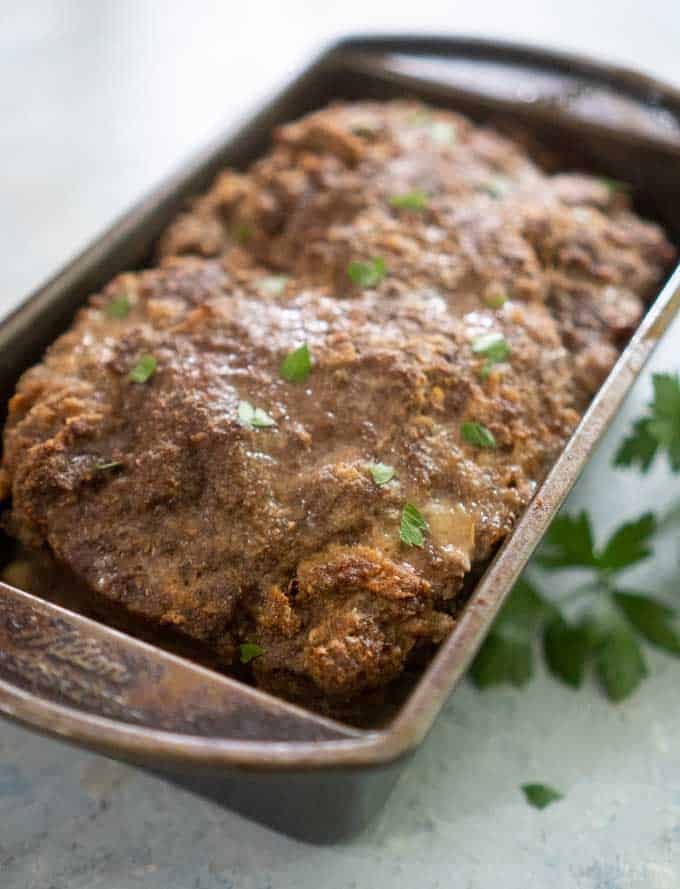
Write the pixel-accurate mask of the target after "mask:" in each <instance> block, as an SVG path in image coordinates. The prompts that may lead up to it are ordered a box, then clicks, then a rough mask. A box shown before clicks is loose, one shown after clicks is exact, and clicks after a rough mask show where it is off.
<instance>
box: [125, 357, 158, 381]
mask: <svg viewBox="0 0 680 889" xmlns="http://www.w3.org/2000/svg"><path fill="white" fill-rule="evenodd" d="M156 366H157V362H156V359H155V358H154V357H153V355H142V356H141V357H140V359H139V361H138V362H137V364H136V366H135V367H134V368H133V369H132V370H131V371H130V373H129V378H130V379H131V380H132V382H133V383H146V382H147V381H148V380H150V379H151V377H152V376H153V375H154V374H155V373H156Z"/></svg>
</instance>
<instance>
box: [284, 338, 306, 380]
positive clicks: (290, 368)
mask: <svg viewBox="0 0 680 889" xmlns="http://www.w3.org/2000/svg"><path fill="white" fill-rule="evenodd" d="M311 369H312V356H311V354H310V352H309V346H308V345H307V343H303V344H302V345H301V346H300V347H299V348H297V349H295V350H294V351H293V352H289V353H288V355H286V357H285V358H284V359H283V361H282V362H281V367H280V368H279V373H280V374H281V376H282V377H283V379H284V380H288V382H289V383H304V381H305V380H306V379H307V377H308V376H309V372H310V371H311Z"/></svg>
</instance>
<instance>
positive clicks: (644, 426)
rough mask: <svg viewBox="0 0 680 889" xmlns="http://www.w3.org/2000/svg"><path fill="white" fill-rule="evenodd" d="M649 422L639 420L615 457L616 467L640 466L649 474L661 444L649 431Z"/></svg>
mask: <svg viewBox="0 0 680 889" xmlns="http://www.w3.org/2000/svg"><path fill="white" fill-rule="evenodd" d="M648 424H649V420H648V419H642V420H637V421H636V422H635V423H634V425H633V431H632V432H631V434H630V435H629V436H628V437H627V438H625V439H624V440H623V442H622V444H621V447H620V448H619V449H618V451H617V452H616V456H615V457H614V466H632V465H633V464H634V463H639V464H640V469H641V470H642V471H643V472H647V470H648V469H649V467H650V466H651V465H652V463H653V462H654V457H656V452H657V450H658V449H659V442H658V441H657V439H656V438H655V437H654V436H653V435H652V433H651V432H650V431H649V429H648Z"/></svg>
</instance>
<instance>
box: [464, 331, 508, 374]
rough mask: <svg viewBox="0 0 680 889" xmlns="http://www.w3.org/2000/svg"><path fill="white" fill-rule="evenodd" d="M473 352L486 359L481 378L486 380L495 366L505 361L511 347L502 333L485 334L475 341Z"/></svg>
mask: <svg viewBox="0 0 680 889" xmlns="http://www.w3.org/2000/svg"><path fill="white" fill-rule="evenodd" d="M472 351H473V352H474V353H475V355H483V356H484V357H485V358H486V361H485V362H484V366H483V367H482V370H481V376H482V378H484V379H485V378H486V377H488V376H489V374H490V373H491V369H492V367H493V366H494V364H498V363H499V362H501V361H505V359H506V358H507V357H508V355H509V354H510V346H509V345H508V343H507V340H506V339H505V337H504V336H503V334H502V333H484V334H482V335H481V336H478V337H476V338H475V339H474V340H473V342H472Z"/></svg>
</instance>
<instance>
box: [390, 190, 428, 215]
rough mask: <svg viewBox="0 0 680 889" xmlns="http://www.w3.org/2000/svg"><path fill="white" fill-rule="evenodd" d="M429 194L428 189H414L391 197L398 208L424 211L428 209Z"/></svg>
mask: <svg viewBox="0 0 680 889" xmlns="http://www.w3.org/2000/svg"><path fill="white" fill-rule="evenodd" d="M428 199H429V196H428V194H427V192H426V191H421V190H420V189H417V188H416V189H414V190H413V191H408V192H405V193H404V194H395V195H392V197H391V198H390V204H392V206H393V207H394V208H395V209H397V210H414V211H415V212H422V211H423V210H427V202H428Z"/></svg>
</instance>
